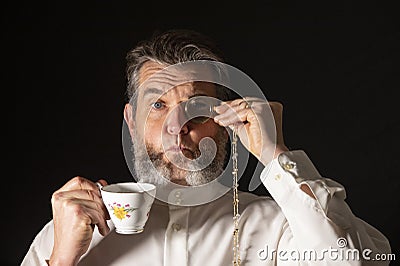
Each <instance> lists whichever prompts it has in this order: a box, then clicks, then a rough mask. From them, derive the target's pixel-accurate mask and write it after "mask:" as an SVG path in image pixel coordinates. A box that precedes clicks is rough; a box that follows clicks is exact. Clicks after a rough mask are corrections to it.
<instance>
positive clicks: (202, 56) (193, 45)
mask: <svg viewBox="0 0 400 266" xmlns="http://www.w3.org/2000/svg"><path fill="white" fill-rule="evenodd" d="M126 60H127V67H126V75H127V80H128V85H127V91H126V96H127V98H128V101H130V102H131V104H133V107H134V109H135V108H136V101H137V89H138V87H139V85H140V84H139V72H140V69H141V67H142V66H143V64H144V63H146V62H148V61H154V62H157V63H159V64H163V65H174V64H178V63H184V62H189V61H195V60H210V61H216V62H223V61H224V59H223V56H222V53H221V51H220V50H219V48H218V47H217V46H216V44H215V43H214V42H213V41H212V40H211V39H210V38H208V37H207V36H205V35H203V34H201V33H199V32H195V31H192V30H182V29H179V30H169V31H166V32H163V33H161V34H155V35H154V36H153V37H152V38H151V39H150V40H145V41H142V42H140V43H138V45H137V46H136V47H135V48H134V49H132V50H131V51H129V52H128V54H127V56H126ZM218 87H221V86H217V97H218V98H219V99H221V100H229V99H230V98H231V94H230V90H229V89H226V88H222V89H218Z"/></svg>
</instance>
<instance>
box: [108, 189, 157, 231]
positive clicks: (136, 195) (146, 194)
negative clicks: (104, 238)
mask: <svg viewBox="0 0 400 266" xmlns="http://www.w3.org/2000/svg"><path fill="white" fill-rule="evenodd" d="M100 191H101V196H102V198H103V202H104V205H105V206H106V208H107V210H108V212H109V214H110V217H111V220H112V222H113V223H114V225H115V231H116V232H117V233H120V234H137V233H141V232H143V230H144V226H145V224H146V222H147V219H148V218H149V212H150V209H151V206H152V205H153V202H154V198H155V194H156V186H155V185H153V184H149V183H135V182H123V183H116V184H110V185H106V186H103V187H101V188H100Z"/></svg>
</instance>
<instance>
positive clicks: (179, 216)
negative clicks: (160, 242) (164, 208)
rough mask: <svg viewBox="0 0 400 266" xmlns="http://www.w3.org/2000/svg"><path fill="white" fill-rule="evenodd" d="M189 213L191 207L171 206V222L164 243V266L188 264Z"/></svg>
mask: <svg viewBox="0 0 400 266" xmlns="http://www.w3.org/2000/svg"><path fill="white" fill-rule="evenodd" d="M189 212H190V208H189V207H180V206H173V205H170V206H169V222H168V226H167V230H166V232H165V243H164V266H177V265H187V264H188V227H189V225H188V222H189Z"/></svg>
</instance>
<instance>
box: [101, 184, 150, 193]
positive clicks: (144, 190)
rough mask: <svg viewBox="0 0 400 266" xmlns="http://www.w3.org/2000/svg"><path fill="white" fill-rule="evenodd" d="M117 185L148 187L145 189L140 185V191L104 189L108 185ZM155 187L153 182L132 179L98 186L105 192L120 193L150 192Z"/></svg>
mask: <svg viewBox="0 0 400 266" xmlns="http://www.w3.org/2000/svg"><path fill="white" fill-rule="evenodd" d="M118 185H135V186H140V185H144V186H149V188H148V189H146V188H144V187H142V189H143V190H141V191H135V192H119V191H109V190H106V189H107V188H109V187H112V186H118ZM155 189H156V186H155V185H154V184H152V183H142V182H132V181H128V182H118V183H112V184H107V185H105V186H102V187H101V188H100V190H101V191H102V192H107V193H121V194H130V193H132V194H137V193H148V192H151V191H153V190H155Z"/></svg>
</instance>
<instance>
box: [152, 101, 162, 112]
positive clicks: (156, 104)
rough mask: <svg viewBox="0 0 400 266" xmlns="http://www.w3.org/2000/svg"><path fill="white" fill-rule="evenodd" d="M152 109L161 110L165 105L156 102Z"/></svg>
mask: <svg viewBox="0 0 400 266" xmlns="http://www.w3.org/2000/svg"><path fill="white" fill-rule="evenodd" d="M151 107H152V108H153V109H156V110H160V109H161V108H163V107H164V103H162V102H155V103H152V104H151Z"/></svg>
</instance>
